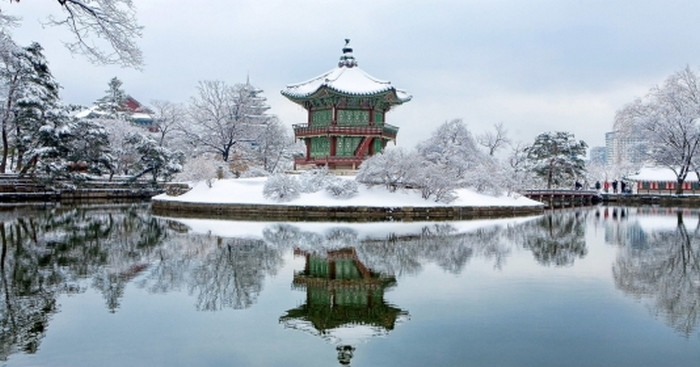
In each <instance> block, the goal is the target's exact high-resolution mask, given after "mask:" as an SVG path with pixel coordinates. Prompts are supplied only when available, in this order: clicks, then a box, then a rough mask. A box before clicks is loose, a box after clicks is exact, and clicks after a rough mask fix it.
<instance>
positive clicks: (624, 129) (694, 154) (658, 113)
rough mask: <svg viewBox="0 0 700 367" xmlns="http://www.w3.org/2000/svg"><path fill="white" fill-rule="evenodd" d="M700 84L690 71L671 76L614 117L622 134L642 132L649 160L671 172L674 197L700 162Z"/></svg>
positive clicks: (686, 69)
mask: <svg viewBox="0 0 700 367" xmlns="http://www.w3.org/2000/svg"><path fill="white" fill-rule="evenodd" d="M699 118H700V81H699V80H698V76H697V75H696V73H695V72H693V71H692V70H691V69H690V68H689V67H686V68H685V69H683V70H681V71H679V72H676V73H674V74H673V75H671V76H670V77H668V79H666V81H665V82H664V84H663V85H662V86H660V87H655V88H652V89H651V90H650V91H649V93H648V94H647V95H646V96H645V97H644V98H641V99H637V100H635V101H634V102H632V103H630V104H629V105H627V106H625V107H624V108H623V109H622V110H620V111H618V112H617V114H616V116H615V124H616V127H617V128H619V129H620V131H621V133H627V134H631V133H632V132H635V131H636V132H641V133H642V134H643V135H644V136H645V137H646V139H647V143H648V150H647V152H648V160H650V161H651V162H653V163H655V164H657V165H659V166H663V167H667V168H669V169H671V170H672V171H673V172H674V173H675V175H676V181H677V182H678V184H677V185H676V193H677V194H681V193H682V192H683V182H684V181H685V179H686V177H687V176H688V173H690V172H692V170H694V169H695V166H697V163H694V161H700V124H699V123H698V119H699Z"/></svg>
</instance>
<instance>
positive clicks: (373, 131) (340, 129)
mask: <svg viewBox="0 0 700 367" xmlns="http://www.w3.org/2000/svg"><path fill="white" fill-rule="evenodd" d="M368 125H369V123H368ZM292 127H293V128H294V136H295V137H297V138H300V137H311V136H327V135H344V136H382V137H386V138H390V139H396V134H397V133H398V131H399V128H398V127H396V126H393V125H389V124H384V125H383V126H340V125H328V126H309V125H308V124H295V125H292Z"/></svg>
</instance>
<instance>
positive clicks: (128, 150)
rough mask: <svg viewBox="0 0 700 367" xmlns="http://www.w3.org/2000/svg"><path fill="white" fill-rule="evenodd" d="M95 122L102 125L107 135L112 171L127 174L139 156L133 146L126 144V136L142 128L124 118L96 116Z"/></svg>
mask: <svg viewBox="0 0 700 367" xmlns="http://www.w3.org/2000/svg"><path fill="white" fill-rule="evenodd" d="M95 122H97V123H99V124H101V125H103V126H104V128H105V129H106V131H107V135H108V137H109V145H110V147H111V150H112V156H113V159H114V171H115V173H117V174H123V175H128V174H130V173H131V171H132V168H133V165H134V164H136V162H137V161H138V159H139V157H138V154H137V153H136V152H135V151H134V149H133V148H134V146H133V145H132V144H128V143H127V140H126V138H127V137H128V136H130V135H132V134H140V133H143V132H144V130H143V129H142V128H140V127H138V126H135V125H134V124H132V123H130V122H129V121H126V120H120V119H105V118H98V119H95Z"/></svg>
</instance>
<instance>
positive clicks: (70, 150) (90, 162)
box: [20, 111, 114, 182]
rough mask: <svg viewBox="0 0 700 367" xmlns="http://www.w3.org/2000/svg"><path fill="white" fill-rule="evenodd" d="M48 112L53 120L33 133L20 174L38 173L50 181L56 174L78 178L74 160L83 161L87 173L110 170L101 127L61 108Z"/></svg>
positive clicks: (107, 143)
mask: <svg viewBox="0 0 700 367" xmlns="http://www.w3.org/2000/svg"><path fill="white" fill-rule="evenodd" d="M57 113H58V114H59V116H52V117H51V119H50V120H51V121H59V122H58V123H56V124H45V125H44V126H42V127H41V128H40V129H39V132H38V134H37V144H36V146H34V147H33V148H32V149H30V150H28V151H27V158H28V160H27V164H26V165H25V166H24V167H23V169H22V171H20V175H24V174H28V173H31V174H34V175H36V174H37V173H39V174H40V175H41V176H42V178H43V179H45V180H47V181H49V182H52V181H53V180H55V179H58V178H69V179H72V180H74V181H76V180H78V181H79V180H81V179H82V176H81V172H79V171H78V170H76V164H79V163H80V164H85V169H86V171H87V173H90V174H94V175H102V174H105V173H110V174H111V173H113V172H114V168H113V165H112V163H113V159H112V156H111V155H110V150H109V140H108V136H107V132H106V131H105V129H104V127H103V126H102V125H101V124H99V123H98V122H96V121H94V120H87V119H84V120H75V119H70V118H69V117H68V115H67V114H66V113H65V112H62V111H58V112H57Z"/></svg>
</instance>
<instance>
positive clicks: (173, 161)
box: [126, 133, 184, 183]
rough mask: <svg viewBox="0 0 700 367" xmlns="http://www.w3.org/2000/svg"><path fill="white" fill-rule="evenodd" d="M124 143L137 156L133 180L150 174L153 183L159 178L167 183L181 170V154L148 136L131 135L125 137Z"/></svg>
mask: <svg viewBox="0 0 700 367" xmlns="http://www.w3.org/2000/svg"><path fill="white" fill-rule="evenodd" d="M126 143H127V144H129V145H131V146H133V147H134V151H135V152H136V153H137V154H138V160H137V161H136V163H135V164H134V169H135V170H136V174H135V175H134V176H133V179H137V178H139V177H141V176H143V175H145V174H150V175H151V178H152V181H153V182H154V183H155V182H156V181H157V180H158V179H159V178H160V179H163V180H165V181H167V180H170V179H171V178H172V177H173V176H174V175H175V174H176V173H178V172H180V171H181V170H182V163H183V162H184V156H183V154H182V153H181V152H173V151H171V150H170V149H168V148H166V147H163V146H160V145H159V144H158V142H157V141H155V139H153V138H151V137H150V136H146V135H144V134H141V133H133V134H130V135H129V136H127V137H126Z"/></svg>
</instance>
